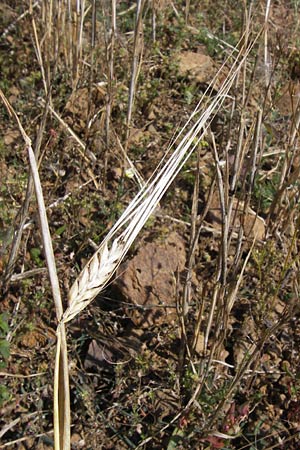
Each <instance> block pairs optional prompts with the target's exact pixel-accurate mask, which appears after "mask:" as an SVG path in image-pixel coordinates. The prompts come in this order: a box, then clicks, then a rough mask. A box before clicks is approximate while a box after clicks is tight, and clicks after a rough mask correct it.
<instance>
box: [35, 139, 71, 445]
mask: <svg viewBox="0 0 300 450" xmlns="http://www.w3.org/2000/svg"><path fill="white" fill-rule="evenodd" d="M28 155H29V161H30V166H31V170H32V176H33V180H34V187H35V192H36V198H37V202H38V209H39V217H40V223H41V232H42V236H43V243H44V251H45V256H46V261H47V266H48V270H49V277H50V282H51V288H52V295H53V299H54V303H55V309H56V316H57V321H58V322H59V321H60V320H61V317H62V315H63V307H62V300H61V295H60V288H59V281H58V277H57V272H56V265H55V258H54V253H53V248H52V241H51V236H50V231H49V225H48V220H47V215H46V208H45V204H44V198H43V193H42V188H41V184H40V179H39V174H38V168H37V164H36V159H35V156H34V153H33V151H32V149H31V146H30V145H28ZM69 396H70V393H69V371H68V355H67V342H66V333H65V327H64V324H61V326H60V327H59V328H58V330H57V353H56V360H55V378H54V441H55V450H69V449H70V445H71V444H70V428H71V421H70V397H69Z"/></svg>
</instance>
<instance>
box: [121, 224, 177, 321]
mask: <svg viewBox="0 0 300 450" xmlns="http://www.w3.org/2000/svg"><path fill="white" fill-rule="evenodd" d="M185 261H186V255H185V245H184V242H183V239H182V238H181V237H180V236H179V235H178V234H177V233H175V232H174V233H172V234H171V235H170V236H169V237H168V239H167V240H166V241H165V242H161V241H156V242H152V243H148V244H146V245H145V246H144V247H141V248H140V249H139V250H138V252H137V254H136V256H134V258H132V259H131V260H130V261H128V262H126V263H124V264H122V265H121V267H120V269H119V271H118V277H117V280H116V282H115V283H116V286H117V288H118V290H119V291H120V293H121V295H122V297H123V298H124V299H125V301H126V302H128V303H129V304H132V305H136V307H130V306H128V307H127V308H126V312H127V314H128V316H129V317H130V318H131V319H132V321H133V322H134V324H135V325H136V326H139V327H143V328H146V327H148V326H151V325H154V324H155V325H158V324H162V323H171V322H172V321H174V319H175V318H176V295H177V292H178V279H179V276H178V275H179V274H180V272H182V271H183V270H184V267H185Z"/></svg>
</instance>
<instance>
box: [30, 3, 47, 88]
mask: <svg viewBox="0 0 300 450" xmlns="http://www.w3.org/2000/svg"><path fill="white" fill-rule="evenodd" d="M29 9H30V15H31V24H32V29H33V35H34V42H35V53H36V58H37V61H38V63H39V66H40V71H41V75H42V80H43V84H44V91H45V94H46V96H47V95H48V90H49V85H50V83H49V79H48V81H47V80H46V75H45V70H44V64H43V57H42V52H41V46H40V42H39V39H38V34H37V29H36V25H35V20H34V15H33V5H32V0H30V8H29Z"/></svg>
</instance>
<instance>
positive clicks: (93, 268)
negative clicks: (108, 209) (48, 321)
mask: <svg viewBox="0 0 300 450" xmlns="http://www.w3.org/2000/svg"><path fill="white" fill-rule="evenodd" d="M123 252H124V243H123V240H122V239H121V238H119V239H115V240H114V241H113V244H112V246H111V248H110V249H109V248H108V243H107V240H105V241H104V242H103V243H102V245H101V247H100V248H99V249H98V250H97V251H96V253H95V254H94V255H93V256H92V258H91V259H90V260H89V262H88V263H87V264H86V266H85V267H84V269H83V270H82V271H81V273H80V274H79V276H78V277H77V279H76V280H75V282H74V284H73V285H72V287H71V289H70V291H69V296H68V297H69V306H68V308H67V309H66V311H65V313H64V315H63V317H62V322H69V320H72V319H73V318H74V317H75V316H77V314H78V313H79V312H80V311H82V310H83V309H84V308H85V307H86V306H87V305H88V304H89V303H90V302H91V301H92V300H93V299H94V298H95V297H96V295H98V294H99V292H100V291H101V290H102V289H103V288H104V287H105V286H106V284H107V282H108V281H109V280H110V278H111V277H112V275H113V274H114V272H115V271H116V270H117V268H118V266H119V264H120V261H121V260H122V254H123Z"/></svg>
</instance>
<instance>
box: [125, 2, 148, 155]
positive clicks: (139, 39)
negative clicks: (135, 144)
mask: <svg viewBox="0 0 300 450" xmlns="http://www.w3.org/2000/svg"><path fill="white" fill-rule="evenodd" d="M144 4H145V0H137V10H136V21H135V28H134V41H133V57H132V66H131V79H130V88H129V96H128V109H127V120H126V126H127V131H126V144H125V149H126V150H127V145H128V138H129V133H130V124H131V117H132V110H133V104H134V97H135V90H136V83H137V79H138V74H139V69H140V65H141V59H142V53H143V31H142V28H143V20H142V19H143V8H144Z"/></svg>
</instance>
